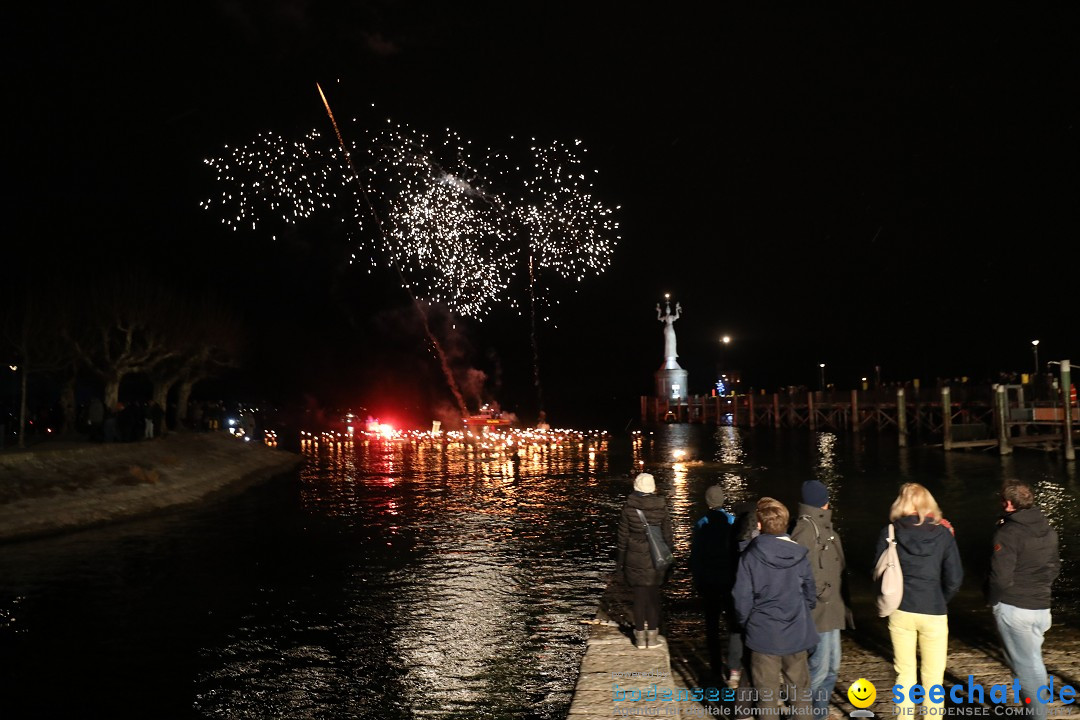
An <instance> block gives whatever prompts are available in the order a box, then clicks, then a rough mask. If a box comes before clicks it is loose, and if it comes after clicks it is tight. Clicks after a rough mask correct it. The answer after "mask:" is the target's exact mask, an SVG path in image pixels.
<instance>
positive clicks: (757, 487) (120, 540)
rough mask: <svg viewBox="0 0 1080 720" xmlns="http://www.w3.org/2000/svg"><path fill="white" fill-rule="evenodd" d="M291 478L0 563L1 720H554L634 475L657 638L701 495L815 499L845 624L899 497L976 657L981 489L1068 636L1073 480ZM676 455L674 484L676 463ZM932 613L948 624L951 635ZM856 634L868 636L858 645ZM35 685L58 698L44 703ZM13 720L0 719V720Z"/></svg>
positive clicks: (776, 456) (563, 459)
mask: <svg viewBox="0 0 1080 720" xmlns="http://www.w3.org/2000/svg"><path fill="white" fill-rule="evenodd" d="M303 447H304V455H305V457H306V460H307V462H306V465H305V466H304V468H303V469H302V470H301V471H300V472H299V473H298V474H297V475H295V476H292V477H291V478H289V479H287V480H285V481H283V482H277V483H268V484H267V485H265V486H261V487H259V488H255V489H253V490H252V491H250V492H248V493H246V494H245V495H242V496H238V497H235V498H231V499H229V500H227V501H221V502H218V503H216V504H210V505H207V506H203V507H199V508H193V509H189V510H185V511H182V512H177V513H170V514H168V515H166V516H162V517H156V518H152V519H147V520H144V521H139V522H133V523H128V524H124V525H118V526H115V527H110V528H102V529H99V530H92V531H88V532H85V533H79V534H77V535H72V536H66V537H61V538H55V539H51V540H48V541H41V542H35V543H24V544H19V545H7V546H2V545H0V672H2V673H3V674H4V676H5V679H7V680H8V686H9V688H13V690H12V691H10V692H9V693H8V695H7V697H6V698H2V699H0V702H4V705H3V706H2V707H0V713H2V714H4V715H5V716H9V715H10V716H12V717H20V716H36V717H45V716H56V717H61V716H68V715H96V716H103V717H104V716H119V715H122V714H123V712H122V710H124V709H127V710H130V708H131V707H134V706H139V707H146V708H148V709H149V710H150V711H151V712H150V713H149V714H152V715H155V716H159V717H189V716H191V715H192V714H193V713H192V711H193V709H194V714H196V715H198V716H200V717H220V718H244V717H250V718H264V717H290V718H321V717H330V716H348V717H358V718H412V717H420V716H428V715H438V716H440V717H449V718H474V717H491V718H500V717H505V718H564V717H565V716H566V712H567V709H568V707H569V702H570V695H571V693H572V691H573V687H574V682H575V679H576V676H577V670H578V667H579V663H580V659H581V655H582V653H583V651H584V640H585V637H586V634H587V627H588V626H587V625H583V624H582V623H581V620H584V619H587V618H591V617H593V615H594V613H595V611H596V608H597V603H598V600H599V598H600V595H601V593H602V591H603V589H604V587H605V586H606V584H607V581H608V577H609V575H610V573H611V570H612V568H613V566H614V546H615V530H616V524H617V521H618V514H619V509H620V508H621V507H622V504H623V502H624V500H625V497H626V495H627V494H628V493H629V492H630V491H631V483H632V479H633V475H634V474H635V473H636V472H638V471H639V470H640V469H645V470H647V471H648V472H651V473H653V475H654V476H655V478H656V482H657V486H658V488H659V489H660V490H661V492H664V493H666V494H668V496H669V499H670V503H671V511H672V518H673V522H674V526H675V529H676V548H675V550H676V556H677V560H678V562H677V565H676V567H675V570H674V573H673V576H672V579H671V582H670V583H669V585H668V586H667V587H666V588H665V591H664V593H665V600H664V602H665V622H666V623H667V624H668V627H667V628H666V630H668V631H670V634H671V636H672V637H674V638H691V639H692V638H697V637H700V636H701V632H702V625H701V623H702V619H701V615H700V611H699V608H698V606H697V604H696V596H695V595H694V593H693V588H692V585H691V582H690V577H689V573H688V569H687V567H686V558H687V554H688V550H689V537H690V529H691V527H692V525H693V523H694V521H695V520H696V519H697V518H698V517H700V516H701V515H702V514H703V513H704V512H705V511H706V507H705V502H704V493H705V490H706V489H707V488H708V487H709V486H710V485H712V484H714V483H720V484H722V485H723V486H724V488H725V489H726V491H727V496H728V503H729V504H730V503H733V502H736V501H738V500H743V499H756V498H758V497H761V496H763V495H770V496H772V497H775V498H777V499H779V500H780V501H781V502H783V503H785V504H786V505H787V506H788V507H789V508H790V509H792V510H794V509H795V508H796V506H797V503H798V502H799V498H800V488H801V485H802V482H803V481H805V480H806V479H807V478H811V477H816V478H818V479H821V480H822V481H823V482H826V483H827V484H828V485H829V486H830V488H831V489H832V491H833V496H834V498H835V500H836V511H835V514H834V520H835V522H836V526H837V528H838V530H839V531H840V533H841V535H842V537H843V538H844V542H845V547H846V549H847V560H848V564H849V567H850V568H851V571H852V572H851V575H850V577H851V579H852V588H853V591H854V592H853V596H854V601H855V603H856V605H857V606H859V607H866V608H872V606H873V599H872V587H871V585H870V582H869V571H870V566H871V564H872V562H873V558H872V557H871V555H872V551H873V550H872V549H873V544H874V541H875V540H876V537H877V534H878V533H879V532H880V529H881V527H882V526H883V525H884V523H885V522H886V518H887V516H888V510H889V505H890V504H891V502H892V500H893V498H894V497H895V495H896V491H897V489H898V487H899V485H900V484H901V483H903V482H907V481H917V482H921V483H923V484H924V485H926V486H927V487H928V488H930V490H931V492H933V493H934V494H935V496H936V497H937V498H938V499H939V501H940V502H941V504H942V507H943V508H944V509H945V512H946V514H947V516H948V517H949V519H950V520H951V521H952V522H953V524H954V526H955V527H956V528H957V542H958V543H959V544H960V548H961V554H962V556H963V558H964V563H965V568H966V571H967V575H966V578H965V582H964V587H963V588H962V590H961V593H960V596H959V597H958V598H957V599H956V600H954V601H953V604H952V605H951V609H950V625H952V624H953V620H954V618H955V619H957V620H958V622H957V624H956V631H957V633H958V634H959V633H963V632H968V626H971V627H974V628H975V629H976V631H986V632H991V633H992V632H993V631H992V625H990V624H989V619H988V618H989V614H988V611H987V609H986V608H985V605H984V603H983V599H982V593H981V584H982V572H983V570H982V564H983V560H984V559H986V558H987V556H988V551H989V546H990V543H991V537H992V533H993V530H994V519H995V518H996V516H997V515H998V513H999V512H1000V506H999V504H998V488H999V486H1000V483H1001V481H1002V479H1004V478H1005V477H1007V476H1015V477H1021V478H1024V479H1027V480H1030V481H1032V482H1034V483H1036V485H1037V490H1038V493H1039V498H1040V502H1041V503H1042V504H1043V507H1044V508H1045V509H1046V512H1047V515H1048V516H1049V517H1050V520H1051V522H1052V523H1054V525H1055V526H1056V527H1057V528H1058V529H1059V531H1060V536H1061V548H1062V558H1063V571H1062V574H1061V580H1060V581H1059V583H1058V586H1057V587H1055V596H1054V598H1055V599H1054V609H1053V610H1054V619H1055V623H1073V622H1076V620H1077V619H1078V615H1080V613H1078V612H1077V598H1078V597H1080V587H1078V586H1077V572H1076V569H1077V567H1078V562H1080V557H1078V554H1080V549H1078V547H1077V544H1076V543H1075V541H1074V538H1075V537H1076V536H1077V535H1078V533H1080V505H1078V496H1077V491H1078V488H1077V483H1076V477H1075V470H1074V469H1073V468H1069V467H1063V466H1062V463H1060V462H1059V461H1058V460H1057V459H1055V458H1054V457H1052V456H1048V455H1046V454H1042V453H1039V454H1032V453H1022V452H1020V451H1017V452H1016V453H1014V455H1013V456H1010V457H1009V458H1008V459H1007V460H1005V461H1003V460H1002V459H1001V458H999V457H997V456H995V455H992V454H986V453H981V452H975V453H969V452H953V453H945V452H943V451H942V450H941V449H940V448H917V447H913V448H907V449H899V448H897V447H896V443H895V438H893V439H892V440H889V439H888V438H887V436H886V437H882V436H878V435H876V434H874V433H866V434H864V435H863V436H862V437H861V438H855V437H853V436H852V435H846V434H842V433H810V432H776V431H775V430H773V429H772V428H759V429H757V430H747V429H740V428H734V427H728V426H725V427H720V428H715V427H705V426H690V425H674V426H667V427H662V428H658V429H657V430H656V431H655V432H654V433H650V432H645V433H635V434H633V435H631V436H628V437H625V438H620V439H616V440H611V439H608V438H606V437H603V436H555V435H552V436H550V437H544V438H541V437H536V438H519V439H518V440H517V441H515V442H514V443H513V444H509V445H508V444H506V442H505V440H503V441H502V442H501V443H500V442H497V441H495V440H494V439H491V438H488V439H476V438H474V439H472V440H469V441H466V440H465V439H461V440H456V439H454V438H450V437H446V436H443V437H434V436H431V435H430V434H429V435H427V436H423V435H415V436H407V437H399V438H395V439H393V440H387V439H386V438H370V437H365V436H356V437H354V438H338V437H326V438H324V437H310V438H305V439H304V442H303ZM677 449H681V450H683V451H684V452H685V455H684V460H683V461H682V462H674V461H673V457H674V455H673V453H674V451H675V450H677ZM953 609H955V615H954V614H953V612H952V610H953ZM874 620H876V618H871V619H869V620H868V621H867V623H866V625H867V626H872V625H874ZM58 673H59V674H60V675H62V676H63V677H64V678H65V683H67V684H69V685H70V692H66V693H56V692H55V688H54V684H55V682H54V681H55V677H57V676H58ZM12 705H16V706H18V707H19V708H20V709H22V710H27V709H29V708H33V712H32V713H27V712H23V713H9V712H6V711H7V710H8V709H9V707H10V706H12Z"/></svg>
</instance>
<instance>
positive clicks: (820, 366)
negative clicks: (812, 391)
mask: <svg viewBox="0 0 1080 720" xmlns="http://www.w3.org/2000/svg"><path fill="white" fill-rule="evenodd" d="M818 367H819V368H821V391H822V392H825V363H821V364H820V365H818Z"/></svg>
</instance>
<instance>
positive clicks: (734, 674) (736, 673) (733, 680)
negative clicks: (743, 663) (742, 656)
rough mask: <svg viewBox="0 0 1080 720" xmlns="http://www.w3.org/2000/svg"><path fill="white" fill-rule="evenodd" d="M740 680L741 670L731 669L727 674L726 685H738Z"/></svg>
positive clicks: (732, 686)
mask: <svg viewBox="0 0 1080 720" xmlns="http://www.w3.org/2000/svg"><path fill="white" fill-rule="evenodd" d="M740 680H742V670H732V671H731V672H730V673H729V674H728V678H727V686H728V687H729V688H737V687H739V681H740Z"/></svg>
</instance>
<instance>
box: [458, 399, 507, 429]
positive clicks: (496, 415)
mask: <svg viewBox="0 0 1080 720" xmlns="http://www.w3.org/2000/svg"><path fill="white" fill-rule="evenodd" d="M511 424H512V421H511V420H510V418H508V417H505V416H504V415H503V414H502V412H501V411H500V410H499V408H498V407H497V406H492V405H483V406H481V408H480V411H479V412H478V413H476V414H475V415H469V416H468V417H466V418H465V429H466V430H473V431H480V432H484V431H486V430H488V429H499V428H508V427H510V426H511Z"/></svg>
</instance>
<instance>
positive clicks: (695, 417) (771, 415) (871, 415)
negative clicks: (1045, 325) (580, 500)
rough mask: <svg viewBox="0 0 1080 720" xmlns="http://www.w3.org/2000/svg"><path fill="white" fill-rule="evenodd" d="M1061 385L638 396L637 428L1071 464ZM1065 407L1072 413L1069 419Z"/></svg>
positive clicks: (1079, 413) (1071, 399) (1066, 401)
mask: <svg viewBox="0 0 1080 720" xmlns="http://www.w3.org/2000/svg"><path fill="white" fill-rule="evenodd" d="M1066 362H1067V361H1066ZM1067 367H1068V365H1067V364H1066V368H1067ZM1062 379H1063V381H1064V382H1062V383H1061V384H1056V383H1055V385H1054V386H1050V385H1049V384H1048V385H1047V386H1046V387H1037V386H1035V385H1033V384H995V385H985V386H984V385H975V384H970V385H969V384H961V385H958V386H949V385H942V386H938V387H932V388H930V387H919V386H917V385H915V384H907V385H894V386H889V387H880V388H872V389H862V390H858V389H857V390H849V391H840V390H835V389H829V390H824V391H822V390H807V389H805V388H788V389H787V390H785V391H783V392H774V393H770V394H765V393H763V392H758V393H746V394H741V395H735V394H732V395H693V396H689V397H687V398H684V399H681V400H679V399H667V398H655V397H647V396H643V397H642V398H641V423H642V425H643V426H646V427H647V426H653V425H659V424H662V423H702V424H716V425H734V426H738V427H750V428H754V427H771V428H775V429H778V430H779V429H781V428H797V427H806V428H809V429H811V430H829V431H847V432H853V433H859V432H878V433H895V434H896V435H897V436H898V442H899V443H900V445H902V446H903V445H907V444H908V442H909V440H911V441H914V442H920V443H940V444H941V445H943V446H944V448H945V449H946V450H951V449H954V448H961V447H995V446H996V447H997V448H998V449H999V451H1000V452H1001V453H1002V454H1007V453H1009V452H1011V451H1012V450H1011V448H1012V446H1013V445H1017V446H1028V447H1037V448H1039V449H1043V450H1046V449H1050V450H1056V449H1058V448H1063V449H1064V452H1065V457H1066V459H1067V460H1073V459H1075V455H1074V450H1073V448H1074V440H1075V438H1074V434H1075V430H1074V428H1080V409H1078V408H1077V406H1076V399H1075V394H1072V395H1071V396H1070V395H1069V394H1066V393H1064V392H1061V390H1060V389H1059V388H1062V387H1069V388H1070V390H1072V388H1073V386H1072V385H1071V384H1070V382H1069V376H1068V374H1067V370H1066V372H1065V373H1063V378H1062ZM1073 393H1075V391H1074V390H1073ZM1067 406H1071V412H1069V413H1068V414H1067V413H1066V412H1065V408H1066V407H1067Z"/></svg>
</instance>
